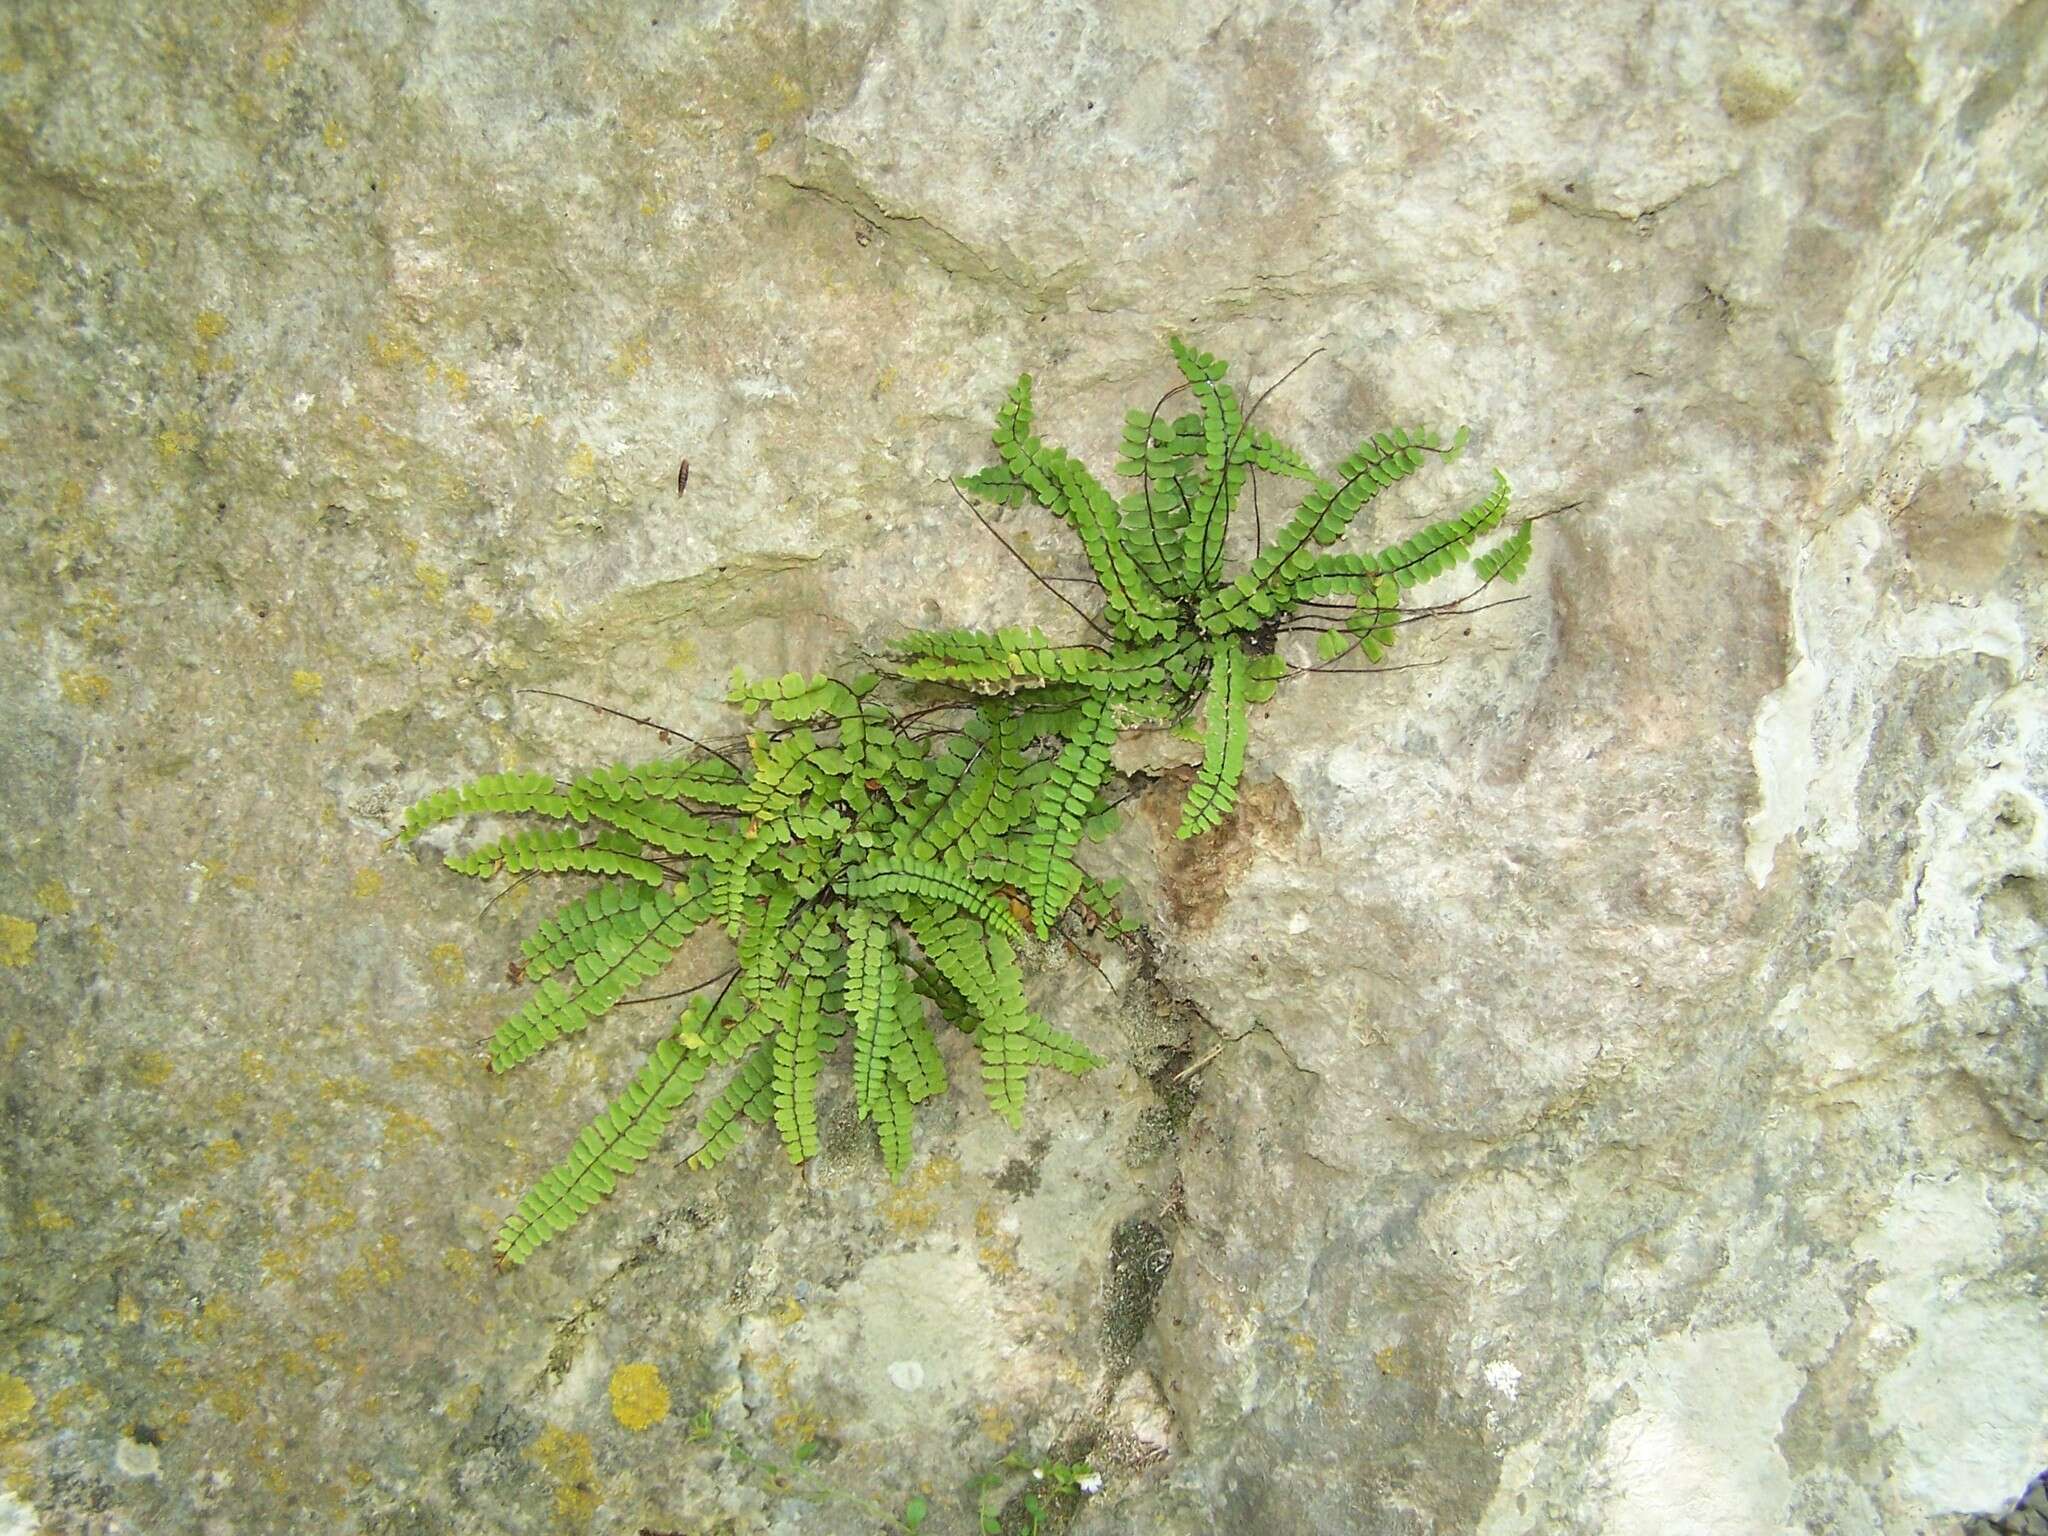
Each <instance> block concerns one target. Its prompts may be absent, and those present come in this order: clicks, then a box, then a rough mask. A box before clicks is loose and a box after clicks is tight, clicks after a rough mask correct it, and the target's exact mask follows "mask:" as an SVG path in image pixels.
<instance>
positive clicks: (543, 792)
mask: <svg viewBox="0 0 2048 1536" xmlns="http://www.w3.org/2000/svg"><path fill="white" fill-rule="evenodd" d="M524 813H532V814H535V815H540V816H567V815H568V814H569V797H568V796H567V795H564V794H562V793H561V792H560V791H559V790H558V788H557V787H556V784H555V781H554V779H553V778H551V777H550V776H548V775H547V774H545V773H487V774H485V775H484V776H483V777H482V778H480V779H473V780H471V781H470V782H469V783H467V784H464V785H460V786H458V787H456V788H452V789H437V790H435V791H434V793H432V794H431V795H428V796H426V797H425V798H424V799H421V800H419V801H417V802H415V803H414V804H412V805H410V806H408V807H406V812H405V823H404V829H403V831H402V832H401V833H400V834H399V835H400V836H401V837H403V838H404V839H405V840H406V841H408V842H410V841H411V840H412V839H413V838H415V837H418V836H419V835H420V834H421V833H422V832H424V831H426V830H427V828H429V827H432V826H436V825H438V824H440V823H441V822H444V821H452V820H453V819H454V818H455V817H457V816H514V815H520V814H524Z"/></svg>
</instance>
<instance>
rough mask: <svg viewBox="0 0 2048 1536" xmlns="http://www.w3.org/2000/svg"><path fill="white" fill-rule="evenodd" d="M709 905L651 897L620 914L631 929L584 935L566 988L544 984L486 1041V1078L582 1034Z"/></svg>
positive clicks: (664, 956)
mask: <svg viewBox="0 0 2048 1536" xmlns="http://www.w3.org/2000/svg"><path fill="white" fill-rule="evenodd" d="M711 905H712V904H711V894H710V892H709V891H707V890H705V889H703V888H701V887H692V888H689V889H687V891H686V894H685V895H684V896H683V897H682V898H681V899H680V900H679V899H677V898H676V897H674V896H671V895H670V894H669V893H668V892H666V891H652V892H649V893H648V894H647V895H646V896H644V897H643V898H642V899H641V901H640V902H639V904H638V905H636V906H634V907H632V908H630V909H628V910H630V913H631V918H632V921H631V922H627V923H622V924H620V925H619V926H617V927H616V928H614V927H611V926H604V927H602V928H601V929H600V930H599V931H598V932H596V933H594V934H592V935H591V942H590V946H589V947H588V948H578V949H576V950H575V952H574V953H573V954H572V955H571V956H569V957H566V960H567V963H568V964H570V965H571V966H572V967H573V979H572V980H566V981H565V980H564V979H562V977H560V976H548V977H546V978H545V979H543V980H542V982H541V983H540V987H539V989H538V990H537V991H536V992H535V993H534V995H533V996H532V997H531V998H530V999H528V1000H527V1003H526V1006H525V1007H523V1008H521V1009H520V1010H519V1011H518V1012H517V1013H515V1014H513V1015H512V1017H510V1018H509V1019H507V1020H505V1022H504V1023H502V1024H500V1025H499V1026H498V1028H497V1031H496V1032H495V1033H494V1034H493V1035H492V1036H491V1039H490V1046H489V1051H490V1061H491V1070H492V1071H494V1072H503V1071H506V1070H508V1069H509V1068H511V1067H515V1066H517V1065H519V1063H520V1062H522V1061H525V1060H527V1059H528V1058H529V1057H531V1056H532V1055H534V1054H535V1053H536V1052H538V1051H540V1050H541V1049H543V1048H544V1047H546V1046H548V1045H550V1044H552V1043H553V1042H554V1041H556V1040H559V1039H560V1038H561V1037H562V1036H563V1035H568V1034H574V1033H576V1032H577V1031H579V1030H583V1029H587V1028H589V1026H590V1025H591V1024H592V1023H594V1022H595V1021H596V1020H598V1019H600V1018H602V1017H603V1016H604V1015H605V1014H607V1013H609V1012H610V1011H611V1010H612V1008H613V1007H614V1006H615V1005H616V1004H617V1003H618V1001H619V999H621V998H622V997H624V996H625V995H626V993H627V992H629V991H631V990H632V989H633V988H634V987H636V986H638V985H639V984H640V983H641V982H643V981H646V980H647V979H648V978H649V977H651V976H653V975H655V974H657V973H658V972H659V971H660V970H661V968H662V967H663V966H665V965H667V964H668V962H669V959H670V957H671V956H673V955H674V954H675V951H676V946H677V945H679V944H681V943H682V942H683V940H685V939H687V938H688V937H689V936H690V935H691V934H692V933H694V932H695V931H696V930H697V928H698V926H699V925H700V924H701V923H703V922H704V920H705V919H706V918H708V917H709V916H710V915H711Z"/></svg>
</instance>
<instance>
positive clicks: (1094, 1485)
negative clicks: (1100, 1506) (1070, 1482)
mask: <svg viewBox="0 0 2048 1536" xmlns="http://www.w3.org/2000/svg"><path fill="white" fill-rule="evenodd" d="M1074 1486H1075V1487H1076V1488H1078V1489H1080V1490H1081V1491H1082V1492H1083V1493H1100V1492H1102V1474H1101V1473H1100V1472H1090V1473H1089V1474H1088V1475H1087V1476H1086V1477H1084V1478H1082V1479H1081V1481H1079V1482H1078V1483H1076V1484H1074Z"/></svg>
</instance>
